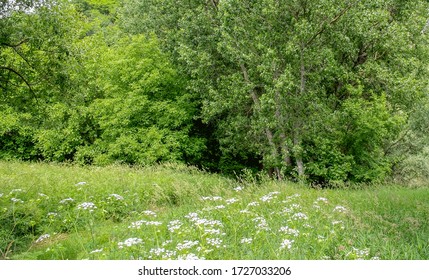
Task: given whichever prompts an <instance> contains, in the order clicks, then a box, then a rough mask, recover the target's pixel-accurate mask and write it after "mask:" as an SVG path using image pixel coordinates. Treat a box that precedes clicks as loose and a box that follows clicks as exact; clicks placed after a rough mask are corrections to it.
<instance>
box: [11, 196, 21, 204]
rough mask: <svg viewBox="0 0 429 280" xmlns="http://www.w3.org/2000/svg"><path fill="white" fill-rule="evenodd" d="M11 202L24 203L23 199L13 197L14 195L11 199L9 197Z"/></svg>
mask: <svg viewBox="0 0 429 280" xmlns="http://www.w3.org/2000/svg"><path fill="white" fill-rule="evenodd" d="M10 200H11V201H12V202H13V203H18V202H19V203H24V201H23V200H22V199H19V198H15V197H12V198H11V199H10Z"/></svg>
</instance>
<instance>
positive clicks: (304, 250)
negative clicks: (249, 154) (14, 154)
mask: <svg viewBox="0 0 429 280" xmlns="http://www.w3.org/2000/svg"><path fill="white" fill-rule="evenodd" d="M0 250H1V251H0V259H225V260H231V259H243V260H246V259H256V260H262V259H303V260H308V259H382V260H384V259H395V260H396V259H406V260H408V259H425V260H427V259H429V187H422V188H414V189H410V188H405V187H398V186H396V187H395V186H371V187H365V188H361V189H358V190H357V189H339V190H327V189H325V190H316V189H311V188H308V187H306V186H301V185H297V184H292V183H286V182H273V181H270V180H262V181H261V182H259V183H258V184H256V183H252V182H239V181H234V180H231V179H227V178H224V177H221V176H219V175H213V174H208V173H204V172H201V171H198V170H196V169H192V168H188V167H184V166H180V165H164V166H158V167H151V168H128V167H124V166H116V167H104V168H97V167H77V166H66V165H54V164H30V163H19V162H0Z"/></svg>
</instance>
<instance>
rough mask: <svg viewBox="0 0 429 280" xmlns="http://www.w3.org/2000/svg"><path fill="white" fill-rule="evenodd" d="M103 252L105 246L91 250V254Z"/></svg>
mask: <svg viewBox="0 0 429 280" xmlns="http://www.w3.org/2000/svg"><path fill="white" fill-rule="evenodd" d="M101 252H103V248H101V249H95V250H94V251H91V252H89V253H90V254H96V253H101Z"/></svg>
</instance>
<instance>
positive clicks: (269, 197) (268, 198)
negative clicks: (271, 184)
mask: <svg viewBox="0 0 429 280" xmlns="http://www.w3.org/2000/svg"><path fill="white" fill-rule="evenodd" d="M278 194H280V192H270V193H269V194H267V195H264V196H263V197H261V198H260V199H261V200H262V201H263V202H270V201H271V200H272V199H273V198H275V197H276V195H278Z"/></svg>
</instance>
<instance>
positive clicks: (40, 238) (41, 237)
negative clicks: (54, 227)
mask: <svg viewBox="0 0 429 280" xmlns="http://www.w3.org/2000/svg"><path fill="white" fill-rule="evenodd" d="M49 237H51V235H50V234H48V233H46V234H43V235H41V236H40V237H39V238H37V240H36V241H35V242H36V243H40V242H42V241H44V240H45V239H48V238H49Z"/></svg>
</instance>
